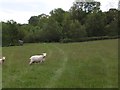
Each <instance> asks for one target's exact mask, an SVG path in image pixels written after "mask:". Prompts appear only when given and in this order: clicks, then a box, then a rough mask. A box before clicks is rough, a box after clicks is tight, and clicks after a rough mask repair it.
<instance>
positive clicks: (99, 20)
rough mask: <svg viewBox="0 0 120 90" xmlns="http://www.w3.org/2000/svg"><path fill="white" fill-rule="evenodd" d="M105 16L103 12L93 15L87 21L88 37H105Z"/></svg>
mask: <svg viewBox="0 0 120 90" xmlns="http://www.w3.org/2000/svg"><path fill="white" fill-rule="evenodd" d="M105 23H106V22H105V14H104V13H102V12H99V13H91V14H89V15H88V16H87V19H86V24H85V25H86V31H87V34H88V36H90V37H91V36H104V35H105V32H104V27H105Z"/></svg>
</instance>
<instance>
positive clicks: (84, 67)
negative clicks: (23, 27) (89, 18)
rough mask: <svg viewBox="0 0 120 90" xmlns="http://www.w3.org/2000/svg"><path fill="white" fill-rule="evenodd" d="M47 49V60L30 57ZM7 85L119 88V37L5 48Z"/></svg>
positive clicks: (4, 71) (5, 78)
mask: <svg viewBox="0 0 120 90" xmlns="http://www.w3.org/2000/svg"><path fill="white" fill-rule="evenodd" d="M42 52H47V57H46V61H45V62H44V63H41V64H33V65H31V66H30V65H29V64H28V63H29V57H30V56H31V55H34V54H40V53H42ZM3 55H4V56H6V62H5V63H4V65H3V72H2V85H3V88H60V87H62V88H102V87H104V88H116V87H118V40H117V39H114V40H103V41H92V42H81V43H66V44H60V43H42V44H41V43H35V44H25V45H24V46H12V47H3Z"/></svg>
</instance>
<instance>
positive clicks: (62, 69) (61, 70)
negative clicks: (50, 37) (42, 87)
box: [46, 45, 68, 88]
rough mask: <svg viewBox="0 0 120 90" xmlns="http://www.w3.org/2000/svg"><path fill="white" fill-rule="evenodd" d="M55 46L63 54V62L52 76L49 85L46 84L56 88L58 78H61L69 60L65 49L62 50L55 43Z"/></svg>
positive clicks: (48, 86)
mask: <svg viewBox="0 0 120 90" xmlns="http://www.w3.org/2000/svg"><path fill="white" fill-rule="evenodd" d="M54 48H55V49H56V50H57V51H58V52H59V53H61V54H62V57H61V59H62V63H61V66H60V67H59V68H58V69H57V70H56V71H55V75H54V76H53V77H51V79H50V81H49V83H48V85H47V86H46V87H47V88H54V86H55V84H56V82H57V80H58V79H59V78H60V76H61V75H62V73H63V71H64V69H65V66H66V63H67V60H68V56H67V55H66V53H65V51H64V50H62V49H61V48H59V47H57V46H55V45H54Z"/></svg>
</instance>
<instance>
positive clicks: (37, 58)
mask: <svg viewBox="0 0 120 90" xmlns="http://www.w3.org/2000/svg"><path fill="white" fill-rule="evenodd" d="M46 55H47V54H46V53H42V54H40V55H34V56H31V57H30V62H29V64H30V65H31V64H32V63H41V62H43V61H45V57H46Z"/></svg>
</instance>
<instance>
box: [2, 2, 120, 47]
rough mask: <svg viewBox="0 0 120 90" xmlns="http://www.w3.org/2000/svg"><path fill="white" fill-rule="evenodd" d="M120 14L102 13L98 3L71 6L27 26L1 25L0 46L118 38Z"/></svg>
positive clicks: (9, 22) (41, 16)
mask: <svg viewBox="0 0 120 90" xmlns="http://www.w3.org/2000/svg"><path fill="white" fill-rule="evenodd" d="M119 13H120V11H119V10H117V9H113V8H111V9H109V11H106V12H102V10H101V9H100V2H96V1H94V2H79V3H74V4H73V6H71V7H70V9H69V10H68V11H64V10H63V9H62V8H57V9H54V10H51V11H50V14H49V15H46V14H40V15H38V16H31V17H30V19H29V20H28V24H19V23H17V22H15V21H13V20H10V21H7V22H1V23H2V45H3V46H8V45H17V42H18V40H19V39H20V40H23V41H24V42H27V43H36V42H66V41H77V40H78V41H79V40H81V39H84V38H91V37H101V36H107V37H111V36H118V35H120V32H119V21H120V17H119Z"/></svg>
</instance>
